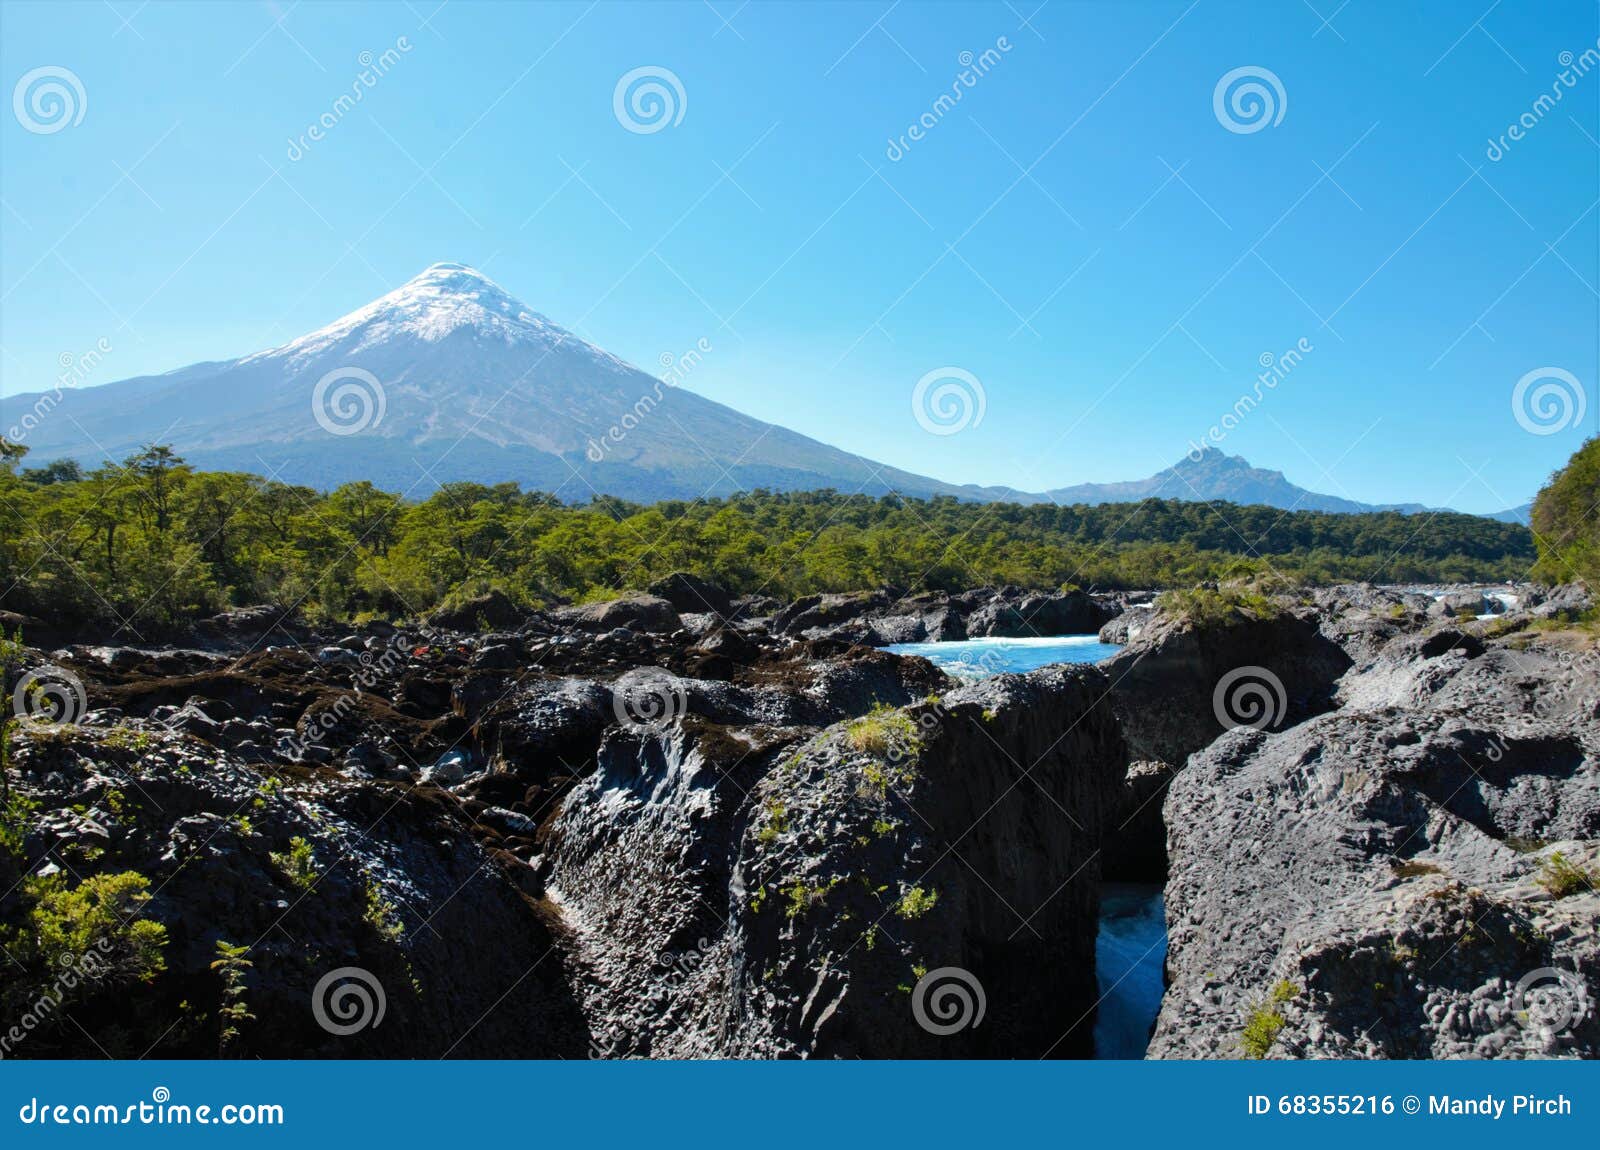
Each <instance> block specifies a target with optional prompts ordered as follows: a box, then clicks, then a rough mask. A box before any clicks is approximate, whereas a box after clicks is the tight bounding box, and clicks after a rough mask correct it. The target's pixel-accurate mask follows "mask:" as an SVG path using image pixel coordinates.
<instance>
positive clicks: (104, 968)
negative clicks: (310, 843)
mask: <svg viewBox="0 0 1600 1150" xmlns="http://www.w3.org/2000/svg"><path fill="white" fill-rule="evenodd" d="M149 886H150V880H149V879H147V878H145V877H144V875H142V874H139V873H137V872H136V871H123V872H121V873H119V874H103V875H93V876H91V877H89V878H86V879H84V880H83V881H82V882H80V883H79V884H78V885H77V886H75V887H69V886H68V885H67V883H66V880H65V879H64V878H63V877H62V876H61V875H59V874H56V875H50V876H49V877H44V878H40V877H30V878H26V879H24V880H23V882H22V888H21V894H22V900H21V901H22V912H21V915H20V917H19V918H18V920H17V921H16V924H15V925H12V926H7V927H3V928H0V947H3V948H4V950H5V953H7V954H8V955H9V956H10V959H11V961H12V962H14V963H16V964H18V965H20V966H21V967H22V968H23V969H25V970H27V971H28V972H29V975H31V976H32V977H31V978H30V976H29V975H24V976H22V977H21V978H20V979H19V980H18V983H17V986H18V987H20V988H22V989H23V992H24V993H25V994H26V993H29V991H28V990H27V989H26V987H27V984H29V983H30V982H33V981H34V980H40V981H46V982H47V981H48V980H51V979H53V978H54V977H55V976H56V975H57V974H59V972H60V971H62V970H66V969H76V970H81V971H84V972H88V973H93V974H95V975H96V976H97V977H100V978H102V979H111V980H113V981H116V982H130V981H134V982H149V981H151V980H152V979H154V978H155V977H156V976H157V975H158V974H160V973H161V972H162V971H164V970H165V969H166V958H165V954H164V951H165V948H166V945H167V928H166V927H164V926H162V925H161V924H160V923H158V922H153V921H151V920H149V919H143V918H139V917H138V912H139V911H140V909H141V908H142V907H143V906H144V904H145V903H147V902H149V901H150V895H149V893H148V888H149ZM13 969H15V968H13ZM8 989H10V988H8Z"/></svg>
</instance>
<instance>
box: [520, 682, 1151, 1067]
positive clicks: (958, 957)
mask: <svg viewBox="0 0 1600 1150" xmlns="http://www.w3.org/2000/svg"><path fill="white" fill-rule="evenodd" d="M1103 694H1104V681H1103V678H1102V677H1101V675H1100V674H1099V672H1097V671H1094V670H1093V669H1091V668H1083V667H1079V668H1070V669H1068V668H1047V669H1045V670H1042V671H1037V672H1033V673H1032V674H1030V675H1026V676H1012V675H1007V676H1000V677H997V678H994V679H989V680H985V681H983V682H981V683H977V684H973V685H971V686H966V687H962V688H961V689H959V690H957V691H954V692H952V693H951V694H949V695H947V696H945V697H944V698H943V699H940V700H937V701H933V700H930V701H927V702H924V703H922V704H918V705H915V706H913V707H910V708H907V709H905V710H904V711H901V712H894V713H885V712H880V713H877V714H875V715H873V716H871V717H869V718H866V719H861V720H857V721H856V722H855V723H853V724H846V725H844V726H842V727H834V728H831V729H829V730H828V731H825V732H823V733H822V734H820V735H816V736H814V737H811V738H809V739H808V740H807V741H805V742H803V743H802V744H799V745H798V746H797V745H795V744H794V742H793V741H792V740H793V737H794V732H792V731H781V730H773V729H765V730H757V731H746V732H731V731H728V730H727V729H726V728H708V727H705V726H701V725H699V724H698V723H697V722H696V721H690V722H685V723H680V724H678V725H676V726H674V727H672V728H670V729H665V730H658V731H655V732H652V733H650V734H648V735H643V736H641V735H640V734H638V733H627V734H623V735H618V736H616V737H615V738H613V739H608V742H607V746H606V749H605V750H604V751H603V752H602V759H603V762H602V767H601V769H600V770H599V771H597V772H596V774H595V775H594V776H593V777H592V778H591V779H589V780H586V781H585V783H584V784H583V785H582V786H581V787H580V788H579V789H577V790H575V791H574V792H573V793H572V795H571V796H570V797H569V799H568V800H567V802H566V804H565V806H564V809H563V811H562V814H561V817H560V818H559V819H558V820H557V823H556V825H555V827H554V828H553V830H552V834H551V837H550V840H549V857H550V874H551V879H550V881H551V890H552V892H553V894H554V897H555V898H556V900H557V902H558V903H559V905H560V906H561V907H562V910H563V913H564V915H565V918H566V921H568V922H569V923H570V924H572V926H573V928H574V931H575V934H576V944H575V945H576V948H577V951H578V953H579V954H580V956H581V958H580V961H582V962H583V963H584V965H585V967H586V968H587V969H588V970H590V971H591V977H590V978H588V979H585V980H584V981H583V983H582V985H581V987H580V994H581V995H582V996H583V998H584V1001H585V1003H586V1009H587V1012H588V1014H589V1016H590V1017H596V1018H604V1019H608V1020H615V1025H609V1026H607V1027H605V1028H603V1030H602V1032H599V1033H597V1036H596V1040H597V1043H599V1044H600V1046H601V1048H602V1050H603V1052H607V1053H638V1054H645V1053H648V1054H651V1055H655V1056H713V1055H714V1056H725V1057H728V1056H731V1057H774V1056H793V1055H802V1056H840V1057H848V1056H852V1055H859V1056H863V1057H881V1056H924V1057H958V1056H963V1055H966V1056H973V1055H990V1056H1017V1055H1032V1056H1041V1055H1047V1054H1053V1055H1056V1056H1064V1055H1080V1056H1081V1055H1083V1054H1086V1053H1087V1052H1088V1051H1089V1049H1090V1041H1091V1040H1090V1035H1091V1033H1092V1022H1093V1017H1092V1016H1093V1003H1094V1000H1095V992H1094V980H1093V938H1094V921H1095V913H1096V906H1097V900H1098V867H1097V863H1096V856H1095V849H1096V846H1097V844H1098V841H1099V833H1100V828H1101V825H1102V823H1103V821H1104V819H1105V818H1106V814H1107V812H1108V811H1109V810H1110V809H1111V807H1112V805H1113V804H1114V802H1115V801H1116V796H1117V792H1118V785H1119V781H1120V774H1121V766H1122V761H1123V757H1124V754H1125V752H1124V750H1123V747H1122V744H1121V739H1120V736H1119V734H1118V732H1117V730H1116V725H1115V722H1114V720H1113V718H1112V716H1111V714H1110V712H1109V710H1108V709H1107V708H1105V707H1104V706H1103V705H1097V700H1099V699H1100V698H1101V697H1102V696H1103ZM747 792H748V793H747ZM620 884H631V885H632V886H634V887H637V886H640V885H646V886H648V887H649V888H650V897H648V898H647V899H642V900H641V899H639V898H637V897H636V896H635V895H634V894H633V893H632V892H630V891H628V890H625V889H621V887H620ZM646 907H648V908H649V909H644V908H646ZM1017 908H1026V909H1021V910H1019V909H1017ZM945 967H959V968H961V969H962V970H963V971H965V972H967V973H968V974H969V975H970V976H971V977H972V978H974V979H976V982H977V984H978V985H979V986H981V988H982V994H983V997H984V1000H985V1003H986V1010H985V1015H984V1018H983V1020H982V1023H981V1025H979V1026H975V1027H972V1028H970V1029H960V1030H958V1031H957V1032H955V1033H951V1034H948V1035H941V1034H936V1033H934V1032H933V1031H932V1030H930V1029H927V1028H925V1027H924V1026H922V1025H920V1024H919V1023H918V1021H917V1015H916V1013H915V1012H914V1011H913V1002H914V1001H916V1002H919V1003H921V1006H919V1009H924V1010H926V1011H932V1012H933V1013H932V1015H931V1017H932V1020H933V1021H934V1022H935V1024H937V1023H938V1022H939V1021H941V1019H940V1017H939V1014H938V1011H939V1010H940V1009H941V1008H942V1006H943V1005H947V1004H946V1003H945V1000H944V999H943V998H942V997H940V993H941V992H935V995H934V997H932V998H931V999H930V998H929V996H928V995H927V993H926V992H923V993H917V992H916V991H917V986H918V983H919V982H920V980H921V978H922V975H923V974H924V973H926V972H928V971H934V972H937V970H938V969H939V968H945ZM930 977H932V976H931V975H930Z"/></svg>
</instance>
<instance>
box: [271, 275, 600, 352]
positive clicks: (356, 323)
mask: <svg viewBox="0 0 1600 1150" xmlns="http://www.w3.org/2000/svg"><path fill="white" fill-rule="evenodd" d="M462 330H469V331H471V332H472V333H473V334H474V335H476V336H477V337H479V338H480V339H485V340H498V341H500V342H502V343H505V344H508V345H509V344H516V343H528V344H534V345H537V346H540V347H545V348H550V347H554V346H555V345H557V344H559V343H567V342H570V343H573V344H575V345H580V344H581V345H582V346H583V347H584V348H586V349H587V350H588V351H589V352H590V353H592V354H593V355H594V356H595V357H596V358H604V359H611V360H613V361H614V362H616V363H617V364H618V365H619V366H623V365H622V364H621V361H618V360H615V359H614V357H612V356H610V355H609V354H607V353H606V352H604V351H601V350H600V349H599V348H597V347H595V346H594V345H592V344H587V343H584V341H582V340H580V339H578V337H577V336H575V335H573V334H572V333H571V332H569V331H568V330H567V329H566V328H563V327H560V326H559V325H557V324H555V323H552V322H551V321H550V320H549V319H547V318H545V317H544V316H542V315H540V314H539V313H538V312H535V311H529V310H528V308H527V307H526V306H525V305H524V304H523V303H522V301H520V300H518V299H516V298H515V297H513V296H512V295H511V294H510V293H509V292H507V291H506V290H505V289H504V288H502V287H501V286H500V285H499V284H497V283H495V282H494V281H493V280H491V279H490V278H489V277H488V276H486V275H484V274H483V273H482V272H480V271H478V270H477V269H476V268H470V267H468V266H467V265H465V264H452V263H441V264H434V265H433V266H432V267H430V268H428V269H427V270H425V271H423V272H422V273H421V274H420V275H418V276H416V277H415V278H414V279H411V280H408V281H407V282H406V283H405V284H403V285H401V286H400V287H398V288H396V289H395V290H394V291H392V292H390V293H389V294H388V295H385V296H380V297H379V298H378V299H375V300H373V301H372V302H371V303H369V304H367V305H366V306H365V307H359V308H357V309H356V310H355V311H353V312H351V313H350V314H349V315H345V316H341V317H340V318H338V319H336V320H334V321H333V322H332V323H330V324H329V325H328V326H327V327H322V328H318V329H317V330H316V331H313V332H310V333H308V334H306V335H303V336H301V337H300V338H299V339H296V340H292V341H290V342H289V343H287V344H285V345H284V346H283V347H280V348H273V349H272V350H270V351H264V352H258V353H257V354H256V355H254V356H247V357H246V359H245V361H244V362H249V361H250V360H254V359H258V358H263V357H271V356H289V357H290V358H300V357H312V356H318V355H322V354H325V353H327V352H329V351H335V350H337V351H340V352H342V353H344V354H349V355H358V354H360V353H361V352H364V351H367V350H369V349H372V348H376V347H380V346H381V345H383V344H385V343H388V342H390V341H393V340H396V339H414V340H421V341H423V342H426V343H438V342H440V341H441V340H444V339H447V338H449V337H450V336H452V335H454V334H456V333H457V332H460V331H462Z"/></svg>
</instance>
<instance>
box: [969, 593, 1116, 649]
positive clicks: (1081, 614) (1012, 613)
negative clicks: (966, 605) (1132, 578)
mask: <svg viewBox="0 0 1600 1150" xmlns="http://www.w3.org/2000/svg"><path fill="white" fill-rule="evenodd" d="M1115 615H1116V612H1115V611H1114V610H1112V609H1111V608H1109V607H1107V606H1105V605H1103V604H1101V603H1098V602H1096V601H1095V600H1093V599H1091V598H1090V597H1089V596H1088V595H1085V594H1084V593H1083V592H1082V591H1068V592H1065V593H1063V594H1060V595H1024V596H1021V597H1020V598H1017V599H1005V600H997V601H995V602H993V603H989V604H986V605H985V606H982V607H979V608H978V609H977V610H976V611H974V612H972V614H971V615H970V616H968V617H967V622H966V627H967V634H968V635H971V636H974V637H978V636H989V635H992V636H999V637H1004V638H1015V639H1021V638H1028V637H1031V636H1036V635H1037V636H1045V635H1092V634H1094V633H1095V632H1096V631H1098V630H1100V628H1101V627H1103V626H1105V624H1106V623H1108V622H1110V621H1111V619H1112V618H1113V617H1114V616H1115Z"/></svg>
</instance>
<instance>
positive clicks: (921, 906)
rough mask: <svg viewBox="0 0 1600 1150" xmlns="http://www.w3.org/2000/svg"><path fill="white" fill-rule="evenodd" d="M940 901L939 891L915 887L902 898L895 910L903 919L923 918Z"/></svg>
mask: <svg viewBox="0 0 1600 1150" xmlns="http://www.w3.org/2000/svg"><path fill="white" fill-rule="evenodd" d="M938 901H939V892H938V891H936V890H923V889H922V888H921V887H920V886H914V887H912V888H911V889H910V890H908V891H906V893H905V894H904V895H902V896H901V898H900V901H899V902H898V903H896V904H895V908H894V909H895V913H896V914H898V915H899V916H900V917H901V918H905V919H912V918H921V917H922V916H923V915H925V914H927V913H928V912H929V911H930V910H932V909H933V908H934V905H935V904H936V903H937V902H938Z"/></svg>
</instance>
